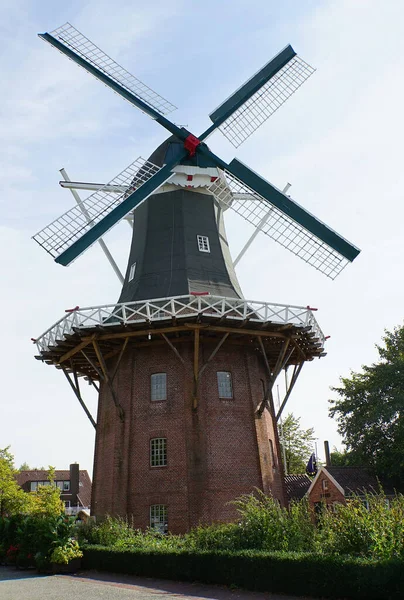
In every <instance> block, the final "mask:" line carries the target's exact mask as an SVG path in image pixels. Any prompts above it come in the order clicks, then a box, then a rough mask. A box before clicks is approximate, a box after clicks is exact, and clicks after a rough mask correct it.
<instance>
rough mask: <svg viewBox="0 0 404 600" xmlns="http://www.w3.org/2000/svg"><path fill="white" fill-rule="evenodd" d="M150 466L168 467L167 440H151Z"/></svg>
mask: <svg viewBox="0 0 404 600" xmlns="http://www.w3.org/2000/svg"><path fill="white" fill-rule="evenodd" d="M150 466H151V467H166V466H167V439H166V438H153V439H152V440H150Z"/></svg>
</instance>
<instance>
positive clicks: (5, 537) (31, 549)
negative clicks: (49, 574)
mask: <svg viewBox="0 0 404 600" xmlns="http://www.w3.org/2000/svg"><path fill="white" fill-rule="evenodd" d="M75 533H76V525H75V519H74V518H72V517H66V516H65V515H57V516H55V515H51V516H49V515H45V514H37V515H15V516H12V517H3V518H0V544H1V546H2V547H3V548H5V549H6V554H7V551H8V550H9V549H10V548H16V551H15V552H13V555H14V554H15V557H16V562H19V563H20V564H24V563H25V561H26V560H31V561H32V560H33V559H34V558H35V561H36V563H37V565H38V566H39V567H40V568H44V567H45V566H46V565H48V564H49V563H50V562H51V556H52V553H53V551H54V550H55V549H56V548H65V547H66V551H67V550H68V549H69V547H70V549H73V548H75V544H73V546H72V542H73V540H74V537H75Z"/></svg>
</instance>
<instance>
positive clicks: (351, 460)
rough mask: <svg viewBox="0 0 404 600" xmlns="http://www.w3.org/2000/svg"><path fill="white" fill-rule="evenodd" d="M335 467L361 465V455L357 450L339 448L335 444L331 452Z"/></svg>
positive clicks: (332, 462)
mask: <svg viewBox="0 0 404 600" xmlns="http://www.w3.org/2000/svg"><path fill="white" fill-rule="evenodd" d="M330 458H331V464H332V466H333V467H360V466H361V465H362V462H361V459H360V457H358V456H357V455H356V454H355V452H352V450H351V451H350V452H348V450H346V449H345V450H342V451H341V450H338V449H337V448H336V447H335V446H334V448H333V450H332V452H331V454H330Z"/></svg>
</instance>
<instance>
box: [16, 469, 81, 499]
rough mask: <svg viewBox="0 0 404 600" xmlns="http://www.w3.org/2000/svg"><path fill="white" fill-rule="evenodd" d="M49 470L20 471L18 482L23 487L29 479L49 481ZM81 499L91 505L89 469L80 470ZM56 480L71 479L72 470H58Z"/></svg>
mask: <svg viewBox="0 0 404 600" xmlns="http://www.w3.org/2000/svg"><path fill="white" fill-rule="evenodd" d="M48 473H49V472H48V471H47V470H45V469H34V470H30V471H19V472H18V473H17V475H16V478H17V483H18V485H20V486H21V487H22V486H23V485H24V484H25V483H27V482H28V481H47V479H48ZM79 474H80V475H79V493H78V496H79V499H80V502H81V504H82V505H83V506H85V507H87V506H91V479H90V476H89V474H88V472H87V471H85V470H80V471H79ZM55 481H70V470H62V471H61V470H56V471H55Z"/></svg>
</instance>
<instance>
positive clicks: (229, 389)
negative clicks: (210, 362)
mask: <svg viewBox="0 0 404 600" xmlns="http://www.w3.org/2000/svg"><path fill="white" fill-rule="evenodd" d="M222 375H225V376H226V377H224V378H223V377H222ZM216 378H217V391H218V394H219V398H220V399H222V400H233V398H234V393H233V381H232V376H231V372H230V371H217V372H216Z"/></svg>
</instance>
